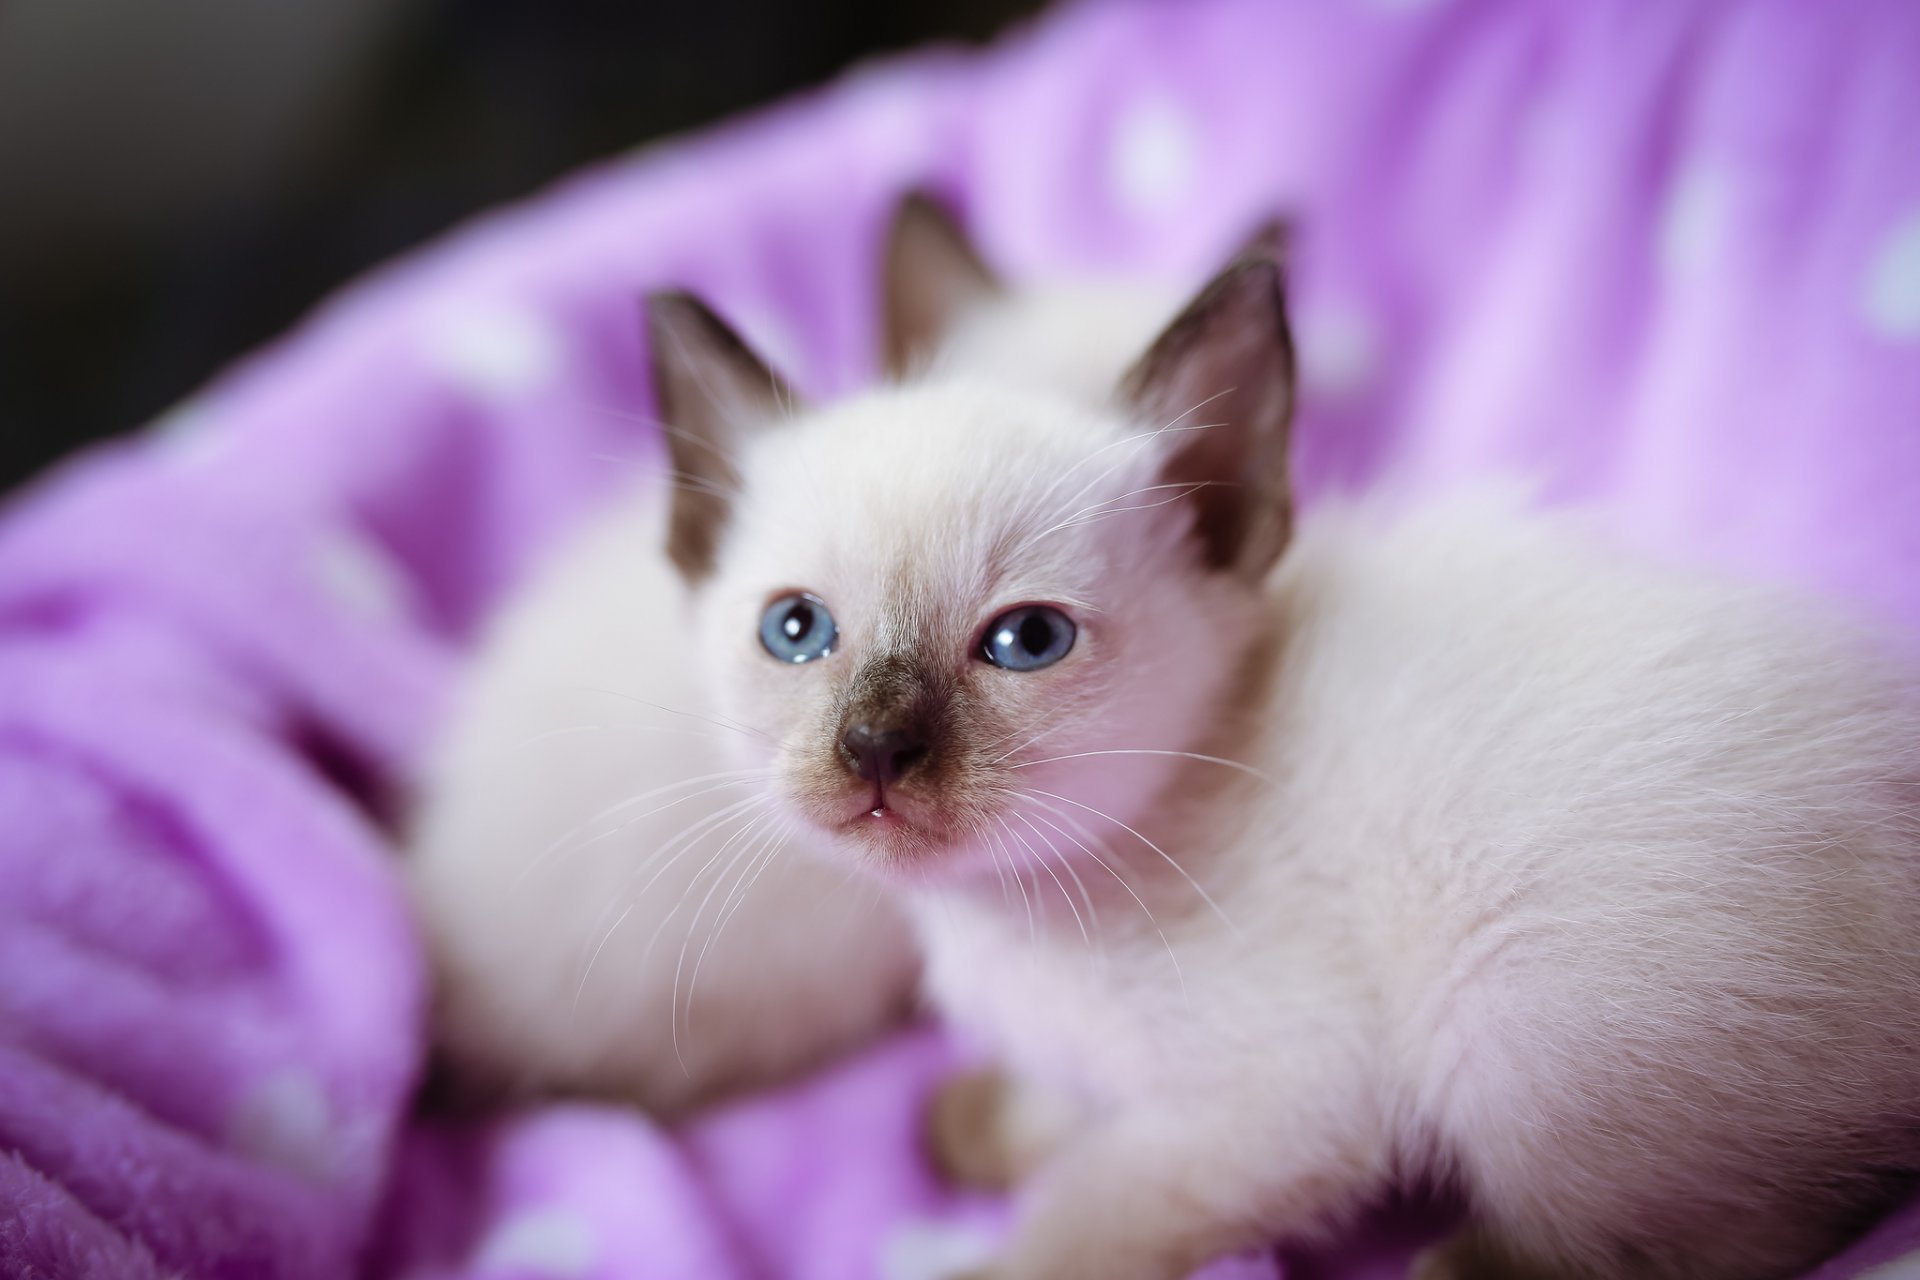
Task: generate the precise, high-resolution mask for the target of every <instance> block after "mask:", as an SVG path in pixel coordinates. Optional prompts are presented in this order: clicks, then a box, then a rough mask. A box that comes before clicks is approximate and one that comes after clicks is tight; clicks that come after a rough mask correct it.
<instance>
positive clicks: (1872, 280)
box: [1861, 209, 1920, 338]
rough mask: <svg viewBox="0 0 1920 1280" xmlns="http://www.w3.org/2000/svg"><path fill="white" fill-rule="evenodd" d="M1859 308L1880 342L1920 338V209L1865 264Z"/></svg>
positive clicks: (1908, 216) (1890, 235) (1902, 221)
mask: <svg viewBox="0 0 1920 1280" xmlns="http://www.w3.org/2000/svg"><path fill="white" fill-rule="evenodd" d="M1861 308H1862V310H1863V311H1864V312H1865V313H1866V317H1867V324H1868V325H1869V326H1870V327H1871V328H1872V329H1873V331H1874V332H1875V333H1877V334H1879V335H1880V336H1881V337H1883V338H1920V209H1914V210H1911V211H1910V212H1908V214H1907V215H1906V217H1904V218H1903V219H1901V220H1900V221H1899V222H1896V223H1895V224H1894V227H1893V230H1892V231H1890V232H1888V233H1887V237H1886V239H1884V240H1882V241H1881V242H1880V247H1879V249H1878V250H1876V251H1875V253H1874V255H1873V261H1872V262H1871V263H1870V264H1868V267H1867V278H1866V281H1865V289H1864V292H1863V294H1862V297H1861Z"/></svg>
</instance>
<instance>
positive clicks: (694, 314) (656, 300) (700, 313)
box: [646, 289, 714, 331]
mask: <svg viewBox="0 0 1920 1280" xmlns="http://www.w3.org/2000/svg"><path fill="white" fill-rule="evenodd" d="M646 313H647V328H648V329H651V330H655V331H658V330H660V329H662V328H668V327H674V326H677V325H680V324H683V323H684V322H686V321H689V320H693V321H706V320H712V319H713V318H714V315H713V309H712V308H711V307H709V306H707V304H706V303H704V302H702V301H700V299H699V297H697V296H696V295H695V294H693V293H691V292H689V291H688V290H685V289H656V290H654V291H653V292H652V293H649V294H648V295H647V300H646Z"/></svg>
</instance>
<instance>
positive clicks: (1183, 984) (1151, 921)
mask: <svg viewBox="0 0 1920 1280" xmlns="http://www.w3.org/2000/svg"><path fill="white" fill-rule="evenodd" d="M1022 798H1023V799H1026V800H1029V801H1031V802H1032V803H1034V804H1037V805H1039V806H1040V807H1041V808H1042V809H1045V810H1047V812H1049V813H1051V814H1053V816H1054V817H1056V818H1059V819H1060V820H1061V821H1062V822H1065V823H1067V824H1068V825H1069V826H1074V827H1078V826H1080V824H1079V823H1077V822H1075V821H1074V820H1073V819H1072V818H1071V817H1070V816H1068V815H1067V813H1066V812H1065V811H1064V810H1060V809H1056V808H1054V806H1052V805H1050V804H1048V803H1047V802H1046V801H1044V800H1041V799H1039V798H1038V797H1035V796H1023V797H1022ZM1040 821H1042V822H1044V823H1046V824H1047V825H1048V826H1050V827H1053V829H1054V830H1055V831H1058V832H1060V834H1061V835H1063V836H1065V837H1066V838H1067V839H1069V840H1071V841H1073V843H1074V844H1075V845H1078V846H1079V848H1080V851H1081V852H1082V853H1084V854H1086V855H1087V856H1088V857H1089V858H1092V859H1093V860H1094V861H1095V862H1097V863H1099V864H1100V869H1101V870H1103V871H1105V872H1106V873H1107V874H1108V875H1110V876H1112V877H1113V879H1114V882H1115V883H1117V884H1118V885H1119V886H1120V887H1121V888H1122V889H1125V890H1126V891H1127V896H1128V897H1130V898H1132V899H1133V900H1134V902H1135V903H1136V904H1137V905H1138V906H1139V908H1140V911H1141V913H1142V914H1143V915H1145V916H1146V917H1147V927H1148V928H1150V929H1152V930H1153V931H1154V932H1155V933H1157V934H1159V935H1160V945H1161V946H1163V947H1165V948H1166V949H1167V960H1168V961H1169V962H1170V963H1171V964H1172V965H1173V976H1174V980H1175V981H1177V982H1178V983H1179V984H1180V996H1181V998H1182V999H1185V998H1186V995H1187V975H1186V974H1185V972H1183V971H1182V970H1181V968H1180V957H1179V956H1177V955H1175V954H1174V951H1173V940H1172V939H1170V938H1168V937H1167V931H1166V930H1165V929H1163V928H1161V927H1160V921H1159V920H1157V919H1156V918H1155V917H1154V914H1153V908H1152V907H1149V906H1148V905H1147V903H1146V899H1144V898H1142V897H1141V896H1140V894H1139V893H1138V892H1137V891H1136V890H1135V889H1134V887H1133V886H1132V885H1131V884H1129V883H1127V878H1126V877H1125V876H1123V875H1121V874H1120V873H1119V872H1118V871H1115V870H1114V869H1113V867H1112V866H1111V865H1110V864H1109V863H1108V862H1107V860H1106V859H1105V858H1103V857H1101V856H1100V855H1099V854H1097V853H1095V852H1094V851H1093V850H1092V849H1089V848H1088V847H1087V846H1086V845H1085V844H1082V843H1081V842H1080V839H1079V837H1077V836H1075V835H1074V834H1073V833H1072V832H1070V831H1067V830H1065V829H1063V828H1061V827H1059V826H1056V825H1055V824H1054V823H1053V822H1052V821H1051V820H1050V819H1049V818H1048V817H1047V816H1046V814H1041V815H1040ZM1081 830H1082V832H1083V834H1085V835H1086V836H1087V838H1088V839H1092V840H1093V842H1094V843H1095V844H1099V843H1100V841H1099V840H1098V839H1095V838H1094V836H1093V833H1092V832H1090V831H1086V830H1085V828H1081Z"/></svg>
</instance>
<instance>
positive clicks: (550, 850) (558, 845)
mask: <svg viewBox="0 0 1920 1280" xmlns="http://www.w3.org/2000/svg"><path fill="white" fill-rule="evenodd" d="M771 776H772V775H771V774H770V773H768V772H767V771H766V770H764V769H729V770H726V771H724V772H722V773H708V774H702V775H700V776H699V777H696V778H682V779H681V780H680V781H678V782H670V783H668V784H666V785H665V786H662V787H655V788H653V789H652V790H651V791H643V792H641V793H640V794H639V795H637V796H629V797H627V798H626V799H625V800H622V801H620V802H619V803H617V804H613V805H609V806H608V807H607V808H605V809H602V810H600V812H598V813H596V814H594V815H593V816H592V817H590V818H588V819H587V820H586V821H585V822H581V823H577V824H575V825H574V826H573V827H570V828H569V829H568V830H566V831H565V832H562V833H561V835H560V836H559V838H558V839H556V840H554V841H553V843H551V844H549V845H547V846H546V848H544V849H542V850H541V851H540V852H539V853H537V854H535V855H534V856H533V857H532V858H530V859H528V860H527V865H526V866H524V867H522V868H520V871H519V873H518V874H517V875H515V876H514V878H513V885H514V887H516V888H517V887H518V886H519V885H520V884H521V883H522V882H524V881H525V880H526V878H527V877H528V876H530V875H532V874H533V873H534V871H535V870H537V869H538V868H539V867H540V866H541V865H542V864H544V863H545V862H546V861H547V859H549V858H551V857H552V856H553V855H554V854H555V853H558V852H560V851H561V850H562V849H563V848H564V849H566V851H567V852H568V853H570V854H577V853H580V852H581V851H582V850H585V849H588V848H591V847H592V846H593V845H596V844H598V843H599V842H600V841H602V840H607V839H611V838H612V837H614V836H616V835H619V834H620V833H621V832H622V831H625V830H626V829H627V828H628V827H631V826H632V825H633V824H634V823H636V822H641V821H644V820H645V819H647V818H651V817H653V816H654V815H655V814H659V813H665V812H666V811H667V810H669V809H672V808H676V807H678V806H680V805H683V804H685V803H687V802H688V801H689V800H698V799H700V798H701V797H702V796H710V795H712V794H713V793H714V792H716V791H725V790H726V789H727V788H729V787H744V786H751V785H752V784H754V783H756V782H759V781H761V780H763V779H765V778H768V777H771ZM715 779H724V780H723V781H719V782H715ZM706 782H714V785H713V786H710V787H707V788H706V789H705V790H704V791H696V792H694V793H692V794H691V795H684V796H681V797H680V798H679V799H677V800H670V801H668V802H667V803H666V804H663V805H659V806H657V807H655V808H652V809H649V810H647V811H646V812H645V813H640V814H635V815H634V816H633V817H631V818H628V819H627V820H626V821H624V822H621V823H618V824H616V825H615V826H614V827H612V828H611V829H609V830H607V831H602V832H600V833H599V834H598V835H596V836H593V837H591V838H589V839H587V840H586V841H584V842H582V843H580V844H577V845H572V846H571V847H570V848H569V847H568V845H569V842H570V841H572V840H573V839H574V837H576V836H578V835H580V833H581V832H583V831H585V830H586V829H587V828H588V827H591V826H592V825H593V824H594V823H596V822H603V821H605V820H606V819H608V818H611V817H612V816H613V815H614V814H616V813H619V812H620V811H621V810H623V809H626V808H629V807H631V806H633V805H636V804H645V803H646V802H647V801H648V800H652V799H654V798H655V797H657V796H662V795H667V794H670V793H672V792H674V791H678V790H680V789H681V788H682V787H694V786H699V785H700V784H702V783H706Z"/></svg>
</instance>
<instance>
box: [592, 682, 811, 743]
mask: <svg viewBox="0 0 1920 1280" xmlns="http://www.w3.org/2000/svg"><path fill="white" fill-rule="evenodd" d="M574 687H575V688H578V689H584V690H586V691H587V692H589V693H604V694H606V695H608V696H609V697H613V698H625V699H626V700H627V701H628V702H632V703H636V704H638V705H639V706H643V707H652V708H653V709H654V710H655V711H664V712H666V713H667V714H668V715H670V716H685V717H687V718H688V719H690V720H704V721H706V722H707V723H708V724H711V725H718V726H719V727H720V728H722V729H731V730H733V731H734V732H735V733H743V734H746V735H747V736H749V737H754V738H759V739H761V740H762V741H763V742H768V743H772V742H773V741H774V738H773V735H771V734H769V733H767V732H766V731H765V730H763V729H756V728H754V727H753V726H752V725H750V724H741V723H739V722H738V721H734V720H729V719H728V718H727V717H725V716H710V715H703V714H701V713H700V712H698V711H683V710H681V709H680V708H678V707H668V706H663V705H661V704H660V703H658V702H649V701H647V700H646V699H645V698H642V697H639V696H638V695H636V694H631V693H627V692H624V691H623V690H620V689H608V688H605V687H603V686H600V685H591V684H583V685H576V686H574Z"/></svg>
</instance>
